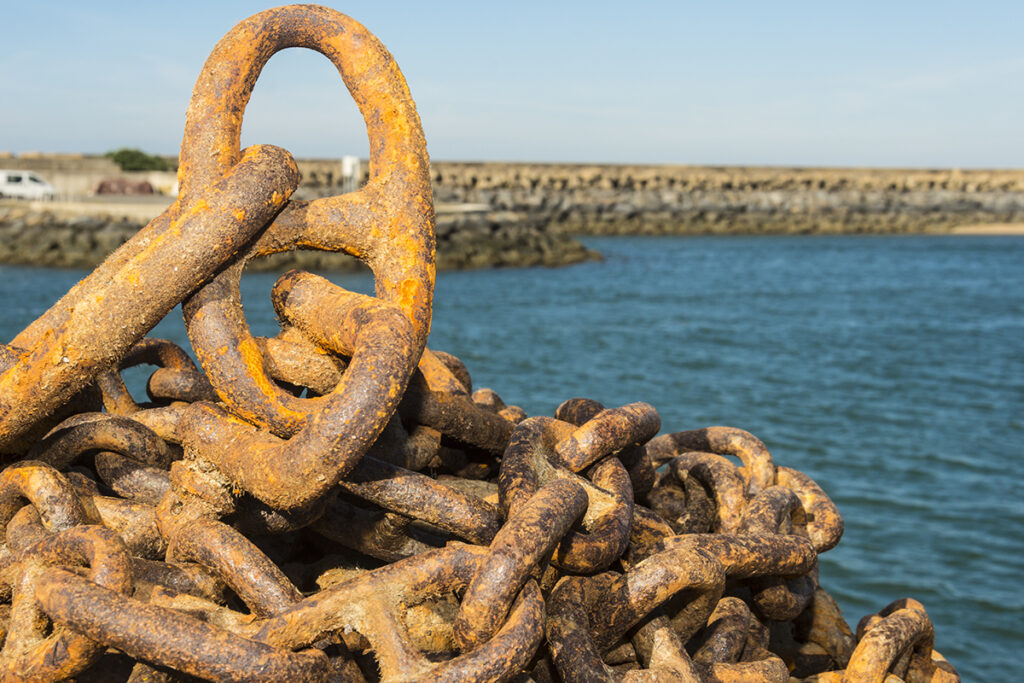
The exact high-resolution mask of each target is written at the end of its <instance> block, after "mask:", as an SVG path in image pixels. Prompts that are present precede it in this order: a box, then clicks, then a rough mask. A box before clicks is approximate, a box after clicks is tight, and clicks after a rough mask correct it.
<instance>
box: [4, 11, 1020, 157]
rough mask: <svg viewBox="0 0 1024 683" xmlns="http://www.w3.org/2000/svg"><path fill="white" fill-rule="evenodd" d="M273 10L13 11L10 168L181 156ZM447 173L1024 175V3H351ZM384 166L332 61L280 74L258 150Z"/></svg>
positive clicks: (279, 69)
mask: <svg viewBox="0 0 1024 683" xmlns="http://www.w3.org/2000/svg"><path fill="white" fill-rule="evenodd" d="M268 6H272V4H263V3H255V2H216V3H213V2H203V3H199V2H191V1H189V0H183V1H180V2H166V3H148V2H138V1H137V0H136V1H134V2H106V3H100V2H96V3H93V2H74V3H72V2H29V1H28V0H18V1H14V0H0V10H2V11H0V16H3V29H4V31H3V35H4V38H3V41H2V43H0V150H7V151H13V152H23V151H30V150H40V151H52V152H78V151H81V152H87V153H96V152H104V151H107V150H110V149H114V148H118V147H124V146H132V147H140V148H142V149H145V150H147V151H151V152H160V153H176V152H177V149H178V146H179V144H180V139H181V132H182V127H183V125H184V116H185V109H186V107H187V105H188V100H189V97H190V94H191V89H192V85H193V84H194V82H195V78H196V76H197V75H198V73H199V70H200V68H201V66H202V64H203V62H204V60H205V59H206V56H207V55H208V53H209V51H210V49H211V48H212V47H213V45H214V44H215V43H216V42H217V40H219V38H220V37H221V36H222V35H223V34H224V33H225V32H226V31H227V30H228V29H230V28H231V26H232V25H233V24H235V23H236V22H237V21H239V20H241V19H243V18H245V17H246V16H248V15H250V14H253V13H255V12H257V11H260V10H262V9H265V8H266V7H268ZM332 6H333V7H335V8H336V9H338V10H340V11H342V12H344V13H346V14H348V15H350V16H352V17H354V18H355V19H357V20H359V21H360V22H362V23H363V24H365V25H366V26H367V27H368V28H369V29H370V30H371V31H373V32H374V33H376V34H377V36H378V37H379V38H380V39H381V40H382V41H383V42H384V44H385V45H386V46H387V47H388V49H389V50H390V51H391V52H392V54H393V55H394V56H395V58H396V59H397V61H398V63H399V65H400V67H401V68H402V71H403V72H404V73H405V76H406V79H407V80H408V82H409V87H410V89H411V91H412V94H413V97H414V99H415V100H416V102H417V107H418V110H419V113H420V117H421V119H422V121H423V126H424V129H425V132H426V135H427V145H428V149H429V151H430V154H431V157H432V158H435V159H439V160H496V161H501V160H508V161H568V162H574V161H578V162H617V163H618V162H621V163H629V162H635V163H680V164H728V165H737V164H751V165H787V166H792V165H808V166H911V167H961V168H977V167H982V168H1021V167H1024V128H1022V123H1021V122H1022V120H1024V40H1022V38H1021V36H1022V35H1024V3H1021V2H975V3H967V2H955V3H954V2H941V1H933V2H896V1H895V0H890V2H859V3H829V2H820V0H819V2H814V3H811V2H788V3H787V2H780V3H766V2H733V3H720V2H711V1H706V2H682V1H677V2H634V3H631V4H629V5H628V8H627V5H626V3H602V2H588V3H582V2H556V1H554V0H549V1H548V2H532V1H522V2H516V3H482V2H444V1H443V0H435V1H433V2H385V1H380V0H377V1H374V2H362V1H355V2H346V3H344V4H334V5H332ZM257 142H260V143H273V144H277V145H280V146H283V147H285V148H287V149H289V150H290V151H291V152H292V153H293V154H294V155H296V156H300V157H334V156H340V155H342V154H360V155H364V156H365V154H366V148H367V145H366V136H365V131H364V128H363V125H362V122H361V120H360V119H359V116H358V112H357V111H356V108H355V105H354V104H352V102H351V100H350V99H349V96H348V93H347V91H346V90H345V89H344V86H343V85H342V83H341V81H340V79H339V78H338V76H337V73H336V72H335V71H334V68H333V67H332V66H331V65H330V64H329V63H328V62H327V61H326V60H325V59H324V58H322V57H320V56H319V55H317V54H315V53H312V52H309V51H303V50H289V51H287V52H284V53H280V54H278V55H277V56H275V57H274V58H273V59H272V60H271V62H270V64H269V65H268V66H267V68H266V70H265V71H264V74H263V77H261V79H260V83H259V84H258V85H257V87H256V92H255V94H254V95H253V99H252V101H251V103H250V106H249V109H248V111H247V113H246V118H245V124H244V127H243V136H242V143H243V144H252V143H257Z"/></svg>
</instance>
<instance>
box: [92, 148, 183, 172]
mask: <svg viewBox="0 0 1024 683" xmlns="http://www.w3.org/2000/svg"><path fill="white" fill-rule="evenodd" d="M103 156H105V157H107V158H108V159H112V160H113V162H114V163H115V164H117V165H118V166H120V167H121V170H122V171H173V170H174V165H173V164H171V163H170V162H169V161H167V159H164V158H163V157H160V156H156V155H153V154H146V153H145V152H143V151H142V150H139V149H129V148H123V149H119V150H115V151H113V152H107V153H106V154H104V155H103Z"/></svg>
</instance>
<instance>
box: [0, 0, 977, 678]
mask: <svg viewBox="0 0 1024 683" xmlns="http://www.w3.org/2000/svg"><path fill="white" fill-rule="evenodd" d="M293 46H301V47H307V48H312V49H314V50H317V51H319V52H321V53H323V54H324V55H325V56H327V57H328V58H329V59H330V60H331V61H332V62H334V64H335V65H336V66H337V67H338V70H339V71H340V72H341V75H342V77H343V79H344V80H345V83H346V84H347V85H348V88H349V90H350V91H351V93H352V95H353V96H354V98H355V101H356V103H357V104H358V106H359V109H360V111H361V112H362V114H363V116H364V118H365V120H366V123H367V128H368V133H369V139H370V149H371V157H372V158H371V166H370V168H371V174H370V181H369V183H368V184H367V185H366V186H365V187H363V188H362V189H360V190H358V191H357V192H354V193H349V194H345V195H341V196H336V197H330V198H326V199H320V200H316V201H312V202H308V203H305V202H299V201H290V200H289V197H290V195H291V194H292V192H293V191H294V190H295V188H296V186H297V183H298V173H297V171H296V167H295V164H294V162H293V160H292V159H291V157H290V156H289V155H288V153H287V152H285V151H283V150H281V149H278V148H274V147H269V146H256V147H251V148H248V149H246V150H244V151H240V150H239V128H240V125H241V120H242V112H243V111H244V108H245V105H246V103H247V101H248V99H249V95H250V93H251V91H252V87H253V85H254V83H255V81H256V78H257V76H258V74H259V72H260V70H261V68H262V67H263V65H264V64H265V63H266V61H267V60H268V59H269V58H270V56H271V55H272V54H274V53H275V52H277V51H278V50H281V49H283V48H286V47H293ZM180 181H181V193H180V196H179V198H178V200H177V201H176V202H175V203H174V205H172V206H171V207H170V208H169V209H168V210H167V211H166V212H165V213H164V214H163V215H161V216H160V217H158V218H156V219H155V220H154V221H153V222H152V223H150V224H149V225H148V226H146V227H145V228H144V229H143V230H141V231H140V232H139V234H138V235H136V236H135V237H134V238H133V239H132V240H131V241H129V242H128V243H126V244H125V245H124V246H123V247H122V248H120V249H118V250H117V251H116V252H114V254H112V255H111V256H110V258H108V259H107V260H106V261H105V262H104V263H103V264H102V265H101V266H100V267H99V268H97V269H96V271H95V272H93V273H92V274H91V275H89V276H88V277H87V278H85V279H84V280H82V281H81V282H80V283H79V284H77V285H76V286H75V287H74V288H72V289H71V291H69V292H68V293H67V295H65V296H64V297H63V298H62V299H61V300H60V301H58V302H57V303H56V304H55V305H54V306H53V307H52V308H51V309H50V310H49V311H47V312H46V313H45V314H44V315H43V316H42V317H40V318H39V319H38V320H36V321H35V322H33V323H32V324H31V325H29V326H28V327H27V328H26V329H25V330H24V331H22V332H21V333H20V334H19V335H18V336H17V337H16V338H15V339H14V340H13V341H12V342H11V344H10V345H8V346H0V373H2V374H0V452H2V453H4V454H5V459H6V462H8V463H10V464H9V465H8V466H7V467H6V469H4V470H3V471H2V473H0V517H2V525H3V529H4V539H3V545H2V547H0V567H2V578H3V580H2V581H0V590H2V591H3V603H4V604H2V605H0V623H2V627H0V637H2V638H3V648H2V651H0V679H2V680H4V681H14V680H17V681H50V680H60V679H67V678H75V679H76V680H80V681H86V680H104V681H105V680H129V681H158V680H183V679H188V678H189V677H199V678H203V679H209V680H230V681H236V680H238V681H241V680H246V681H249V680H268V681H277V680H291V681H324V680H339V681H362V680H385V681H398V680H446V681H448V680H453V681H454V680H458V681H484V680H518V681H527V680H534V681H559V680H561V681H601V680H608V681H613V680H615V681H617V680H630V681H641V680H643V681H648V680H673V681H675V680H681V681H779V682H786V681H790V680H792V679H794V678H795V679H802V680H808V681H810V680H817V681H868V680H870V681H883V680H887V681H892V680H899V679H903V680H908V681H921V680H930V681H954V680H959V677H958V676H957V675H956V673H955V671H954V670H953V669H952V667H951V666H950V665H949V664H948V663H947V662H946V661H945V660H944V659H943V658H942V657H941V655H939V654H938V653H937V652H936V651H935V650H934V649H933V648H932V644H933V638H934V635H933V630H932V625H931V622H930V621H929V619H928V615H927V613H926V612H925V610H924V608H923V606H921V604H920V603H917V602H915V601H913V600H902V601H899V602H895V603H893V604H891V605H890V606H888V607H887V608H885V609H884V610H882V611H881V612H879V613H878V614H876V615H872V616H871V617H869V618H866V619H865V620H863V621H862V622H861V624H860V626H859V627H858V629H857V632H856V633H854V632H852V631H851V629H850V628H849V627H848V626H847V624H846V622H845V621H844V620H843V617H842V615H841V614H840V612H839V609H838V607H837V606H836V603H835V601H834V600H833V599H832V598H831V597H830V596H829V595H828V593H826V592H825V590H824V589H822V588H821V587H820V586H819V585H818V574H817V559H818V553H821V552H824V551H826V550H829V549H830V548H832V547H833V546H834V545H835V544H836V543H837V542H838V541H839V538H840V536H841V534H842V531H843V522H842V519H841V517H840V516H839V513H838V511H837V510H836V508H835V506H834V505H833V503H832V502H831V500H829V498H828V496H827V495H826V494H825V493H824V492H823V491H822V490H821V489H820V488H819V487H818V486H817V484H815V483H814V482H813V481H812V480H811V479H810V478H808V477H807V476H805V475H804V474H801V473H800V472H798V471H796V470H793V469H789V468H786V467H782V466H777V465H776V464H775V463H774V461H773V460H772V457H771V455H770V454H769V452H768V450H767V448H765V446H764V444H763V443H761V441H759V440H758V439H757V438H755V437H754V436H752V435H751V434H749V433H746V432H744V431H741V430H738V429H732V428H728V427H708V428H705V429H698V430H693V431H682V432H676V433H673V434H664V435H661V436H656V435H657V433H658V432H659V430H660V428H661V421H660V418H659V417H658V414H657V413H656V412H655V410H654V408H652V407H651V406H650V405H648V404H646V403H634V404H630V405H626V406H622V407H617V408H610V409H605V408H604V406H602V405H600V404H599V403H597V402H595V401H592V400H588V399H571V400H569V401H566V402H565V403H563V404H562V405H561V406H559V408H558V409H557V411H556V413H555V416H554V417H553V418H551V417H541V416H534V417H528V416H527V415H526V414H525V413H524V411H522V410H521V409H519V408H517V407H515V406H506V405H505V404H504V403H503V402H502V400H501V398H500V397H499V396H498V395H497V394H496V393H495V392H493V391H491V390H489V389H477V390H476V391H474V390H473V388H472V383H471V379H470V375H469V372H468V371H467V370H466V368H465V366H464V365H463V364H462V363H461V362H460V361H459V359H458V358H456V357H454V356H452V355H449V354H446V353H442V352H439V351H430V350H428V349H427V348H426V346H425V344H426V339H427V335H428V332H429V326H430V314H431V301H432V294H433V285H434V266H433V249H434V243H433V240H434V236H433V209H432V204H431V191H430V182H429V172H428V161H427V154H426V148H425V143H424V139H423V134H422V130H421V127H420V123H419V119H418V117H417V114H416V111H415V108H414V106H413V103H412V101H411V99H410V97H409V93H408V90H407V88H406V85H405V81H404V79H403V77H402V75H401V73H400V72H399V70H398V67H397V66H396V65H395V63H394V61H393V60H392V59H391V57H390V55H389V54H388V53H387V51H386V50H385V49H384V47H383V46H382V45H381V44H380V43H379V42H378V41H377V39H376V38H375V37H374V36H373V35H371V34H370V33H369V32H367V30H366V29H365V28H364V27H362V26H361V25H359V24H358V23H356V22H355V21H353V20H351V19H349V18H348V17H345V16H343V15H341V14H338V13H336V12H334V11H332V10H329V9H326V8H322V7H314V6H293V7H283V8H279V9H275V10H270V11H267V12H264V13H262V14H259V15H256V16H254V17H252V18H250V19H248V20H246V21H244V22H242V23H241V24H239V25H238V26H236V27H235V28H234V29H233V30H232V31H231V32H230V33H229V34H228V35H227V36H226V37H225V38H224V39H223V40H222V41H221V42H220V43H219V44H218V45H217V47H216V48H215V50H214V52H213V54H212V55H211V56H210V58H209V60H208V61H207V63H206V66H205V67H204V69H203V72H202V74H201V76H200V78H199V80H198V83H197V85H196V89H195V92H194V96H193V99H192V103H191V106H190V108H189V110H188V120H187V124H186V129H185V137H184V143H183V145H182V152H181V170H180ZM294 248H312V249H322V250H329V251H340V250H344V251H346V252H349V253H351V254H353V255H355V256H357V257H359V258H360V259H362V260H363V261H364V262H365V263H366V264H367V265H369V267H370V268H371V269H372V271H373V273H374V276H375V283H376V294H377V296H376V297H370V296H365V295H361V294H356V293H353V292H349V291H346V290H344V289H341V288H340V287H337V286H335V285H333V284H331V283H330V282H328V281H326V280H324V279H322V278H320V277H317V276H315V275H312V274H309V273H303V272H291V273H288V274H286V275H284V276H283V277H281V278H280V279H279V280H278V282H277V284H276V285H275V286H274V289H273V292H272V299H273V304H274V307H275V310H276V312H277V315H278V316H279V319H280V323H281V332H280V334H278V335H276V336H274V337H271V338H260V337H254V336H253V335H252V334H251V332H250V331H249V328H248V326H247V324H246V321H245V318H244V316H243V313H242V308H241V304H240V298H239V278H240V276H241V272H242V270H243V268H244V266H245V264H246V263H247V262H248V261H249V260H250V259H253V258H257V257H259V256H263V255H266V254H271V253H274V252H278V251H283V250H287V249H294ZM179 303H180V304H181V306H182V311H183V314H184V318H185V322H186V326H187V330H188V335H189V339H190V341H191V344H192V347H193V350H194V352H195V356H196V358H198V361H199V367H197V366H196V364H195V363H194V362H193V361H192V359H191V357H190V356H189V355H188V354H187V353H186V352H185V351H184V350H182V349H181V348H180V347H178V346H176V345H174V344H172V343H170V342H168V341H164V340H159V339H153V338H148V337H146V336H145V335H146V334H147V333H148V332H149V330H151V329H152V328H153V326H154V325H156V323H157V322H159V321H160V320H161V319H162V318H163V317H164V316H166V315H167V314H168V312H169V311H170V310H171V309H172V308H173V307H174V306H175V305H177V304H179ZM138 365H152V366H156V368H157V369H156V370H155V372H153V373H152V375H151V376H150V378H149V382H148V385H147V387H146V391H147V394H148V401H146V402H142V403H140V402H138V401H137V400H136V398H135V397H133V396H132V394H131V393H130V392H129V390H128V389H127V388H126V386H125V383H124V380H123V378H122V375H121V373H122V372H123V371H124V370H125V369H127V368H130V367H133V366H138Z"/></svg>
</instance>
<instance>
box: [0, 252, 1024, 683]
mask: <svg viewBox="0 0 1024 683" xmlns="http://www.w3.org/2000/svg"><path fill="white" fill-rule="evenodd" d="M587 242H588V245H589V246H592V247H594V248H596V249H598V250H599V251H601V252H603V253H604V254H605V256H606V259H607V260H606V261H605V262H603V263H592V264H584V265H580V266H574V267H571V268H564V269H557V270H544V269H525V270H500V271H476V272H463V273H443V274H441V275H440V276H439V278H438V283H437V296H436V306H435V315H434V325H433V332H432V334H431V342H430V343H431V346H432V347H434V348H438V349H443V350H446V351H450V352H452V353H455V354H456V355H458V356H459V357H461V358H462V359H463V360H464V361H465V362H466V364H467V365H468V366H469V369H470V371H471V372H472V373H473V378H474V383H475V385H476V386H490V387H491V388H493V389H495V390H496V391H498V393H500V394H501V395H502V397H503V398H504V399H505V400H506V402H509V403H516V404H518V405H521V406H522V407H523V408H525V409H526V410H527V411H528V412H529V413H530V414H551V412H552V411H553V410H554V408H555V406H556V405H558V403H560V402H561V401H562V400H564V399H567V398H570V397H573V396H588V397H591V398H595V399H598V400H600V401H602V402H603V403H605V404H606V405H620V404H623V403H627V402H630V401H637V400H644V401H647V402H649V403H652V404H654V405H655V406H656V407H657V408H658V410H659V412H660V413H661V416H662V424H663V429H664V430H667V431H676V430H680V429H693V428H697V427H702V426H707V425H711V424H726V425H732V426H736V427H741V428H743V429H747V430H749V431H751V432H753V433H754V434H755V435H757V436H759V437H760V438H761V439H762V440H764V441H765V442H766V443H767V444H768V446H769V448H770V449H771V451H772V454H773V455H774V457H775V460H776V462H778V463H780V464H783V465H788V466H791V467H796V468H798V469H800V470H803V471H805V472H806V473H808V474H809V475H810V476H812V477H814V478H815V479H816V480H817V481H818V482H819V483H820V484H821V485H822V486H823V487H824V488H825V490H826V491H828V492H829V494H830V495H831V496H832V498H833V499H834V500H835V501H836V502H837V503H838V505H839V508H840V510H841V512H842V513H843V516H844V518H845V520H846V535H845V537H844V539H843V541H842V542H841V543H840V545H839V547H838V548H836V549H835V550H832V551H830V552H828V553H826V554H825V555H823V556H822V560H821V565H822V568H821V581H822V584H823V585H824V586H825V587H826V588H827V589H828V590H829V591H830V592H831V593H832V594H833V595H834V596H836V598H837V599H838V600H839V601H840V604H841V605H842V607H843V608H844V611H845V613H846V616H847V619H848V620H849V621H850V622H852V624H853V625H856V622H857V620H858V619H859V618H860V617H861V616H863V615H864V614H867V613H869V612H874V611H876V610H878V609H880V608H881V607H883V606H884V605H885V604H887V603H888V602H890V601H891V600H893V599H896V598H900V597H905V596H913V597H916V598H918V599H919V600H921V601H922V602H924V604H925V606H926V607H927V608H928V611H929V614H930V615H931V617H932V620H933V621H934V622H935V626H936V647H937V648H938V649H939V650H940V651H941V652H943V654H945V655H946V656H947V657H948V658H949V659H950V660H951V661H952V662H953V664H954V665H955V666H957V667H958V669H959V670H960V671H961V673H962V674H963V675H964V678H965V680H979V681H982V680H1006V677H1007V674H1008V672H1010V671H1014V670H1016V668H1017V666H1016V656H1015V655H1016V651H1017V650H1019V649H1020V648H1021V647H1022V646H1024V638H1022V635H1021V632H1022V623H1021V618H1022V616H1024V592H1022V590H1021V588H1020V578H1021V574H1022V570H1024V238H1019V237H936V236H912V237H852V236H851V237H786V238H739V237H728V238H713V237H708V238H703V237H700V238H670V237H669V238H602V239H589V240H587ZM83 275H84V272H82V271H55V270H47V269H33V268H16V267H2V268H0V276H2V277H0V300H2V301H3V302H5V303H4V304H3V306H2V310H0V338H3V339H10V338H11V337H13V336H14V335H15V334H16V332H17V331H18V330H20V329H21V328H22V327H23V326H24V325H25V324H27V323H28V322H29V321H30V320H32V319H33V318H34V317H35V316H37V315H38V314H39V313H41V312H42V311H43V310H44V309H45V308H46V307H47V306H49V305H50V304H51V303H52V302H53V301H54V300H56V299H57V298H58V297H59V296H60V295H61V294H62V293H63V292H64V291H66V290H67V288H68V287H69V286H70V285H71V284H73V283H74V282H75V281H76V280H77V279H79V278H80V277H82V276H83ZM330 277H331V279H332V280H334V281H335V282H338V283H339V284H342V285H343V286H346V287H348V288H350V289H357V290H360V291H369V290H370V289H371V288H372V285H371V282H370V280H369V278H368V277H366V276H363V275H337V274H334V275H331V276H330ZM273 280H274V276H273V275H269V274H252V275H247V276H246V278H245V279H244V286H245V290H246V306H247V312H248V314H249V317H250V322H251V324H252V327H253V329H254V330H255V331H256V332H257V333H258V334H272V333H273V332H274V320H273V314H272V311H271V307H270V303H269V300H268V297H267V294H268V292H269V290H270V286H271V284H272V282H273ZM171 317H172V318H173V320H168V321H165V322H164V323H162V324H161V326H160V328H159V329H158V330H157V334H159V335H162V336H169V337H171V338H174V339H177V340H179V341H184V332H183V326H182V325H181V322H180V319H179V314H178V313H177V312H175V313H172V316H171ZM1011 657H1013V658H1012V659H1011Z"/></svg>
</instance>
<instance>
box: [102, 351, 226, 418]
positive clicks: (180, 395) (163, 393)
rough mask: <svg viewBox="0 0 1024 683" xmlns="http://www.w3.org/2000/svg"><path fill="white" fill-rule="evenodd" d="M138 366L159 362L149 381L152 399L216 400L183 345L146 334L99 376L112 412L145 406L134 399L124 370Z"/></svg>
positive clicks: (203, 376) (147, 388)
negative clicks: (113, 366) (116, 362)
mask: <svg viewBox="0 0 1024 683" xmlns="http://www.w3.org/2000/svg"><path fill="white" fill-rule="evenodd" d="M138 365H155V366H157V369H156V370H155V371H154V372H153V374H152V375H150V378H149V382H148V383H147V384H146V394H147V395H148V396H149V398H150V400H154V401H155V400H161V401H188V402H192V401H212V400H216V398H217V395H216V393H215V392H214V390H213V387H212V386H210V382H209V380H207V379H206V375H204V374H203V373H202V372H200V371H199V370H198V368H196V364H195V362H193V360H192V358H191V357H190V356H189V355H188V353H186V352H185V350H184V349H182V348H181V347H180V346H178V345H177V344H175V343H174V342H172V341H169V340H167V339H156V338H153V337H145V338H143V339H140V340H139V341H138V342H137V343H136V344H135V345H134V346H133V347H131V348H130V349H128V352H127V353H126V354H125V356H124V357H123V358H122V359H121V361H120V362H119V363H118V365H117V370H116V371H114V370H110V371H108V372H105V373H103V374H101V375H100V376H99V377H97V378H96V384H97V385H98V386H99V387H100V389H101V391H102V392H103V405H104V407H105V408H106V409H107V411H108V412H111V413H116V414H119V415H130V414H132V413H135V412H137V411H139V410H142V406H140V405H139V404H138V402H137V401H135V399H133V398H132V395H131V393H130V392H129V391H128V387H126V386H125V384H124V380H123V379H121V374H120V373H121V372H122V371H124V370H127V369H128V368H133V367H136V366H138Z"/></svg>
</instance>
